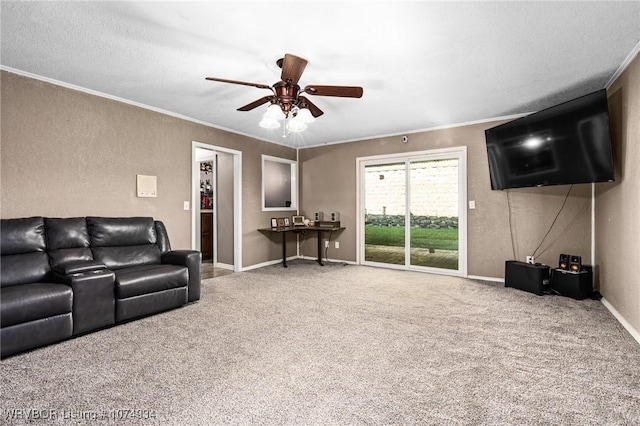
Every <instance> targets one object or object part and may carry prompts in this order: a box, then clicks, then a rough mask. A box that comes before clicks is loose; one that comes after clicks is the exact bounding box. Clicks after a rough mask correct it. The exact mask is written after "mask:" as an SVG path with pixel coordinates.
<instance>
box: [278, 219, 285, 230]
mask: <svg viewBox="0 0 640 426" xmlns="http://www.w3.org/2000/svg"><path fill="white" fill-rule="evenodd" d="M278 228H284V218H282V217H279V218H278Z"/></svg>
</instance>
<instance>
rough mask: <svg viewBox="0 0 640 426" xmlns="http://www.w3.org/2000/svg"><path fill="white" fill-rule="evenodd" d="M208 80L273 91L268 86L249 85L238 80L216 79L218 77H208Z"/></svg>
mask: <svg viewBox="0 0 640 426" xmlns="http://www.w3.org/2000/svg"><path fill="white" fill-rule="evenodd" d="M206 79H207V80H210V81H220V82H222V83H232V84H242V85H244V86H253V87H257V88H258V89H271V86H267V85H266V84H260V83H249V82H246V81H238V80H227V79H226V78H216V77H206Z"/></svg>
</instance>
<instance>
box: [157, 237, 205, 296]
mask: <svg viewBox="0 0 640 426" xmlns="http://www.w3.org/2000/svg"><path fill="white" fill-rule="evenodd" d="M162 263H168V264H170V265H180V266H186V267H187V270H188V271H189V288H188V291H187V292H188V295H189V302H194V301H196V300H200V269H201V266H202V253H200V252H199V251H195V250H173V251H170V252H167V253H164V254H163V255H162Z"/></svg>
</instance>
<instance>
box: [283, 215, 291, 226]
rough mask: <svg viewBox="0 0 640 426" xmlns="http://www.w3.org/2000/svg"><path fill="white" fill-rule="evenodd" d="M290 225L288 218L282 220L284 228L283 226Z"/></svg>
mask: <svg viewBox="0 0 640 426" xmlns="http://www.w3.org/2000/svg"><path fill="white" fill-rule="evenodd" d="M290 225H291V224H290V223H289V218H288V217H285V218H284V226H285V227H287V226H290Z"/></svg>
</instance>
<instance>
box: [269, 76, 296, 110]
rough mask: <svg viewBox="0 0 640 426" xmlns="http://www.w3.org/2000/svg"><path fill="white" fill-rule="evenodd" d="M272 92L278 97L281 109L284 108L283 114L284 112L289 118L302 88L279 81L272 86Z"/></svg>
mask: <svg viewBox="0 0 640 426" xmlns="http://www.w3.org/2000/svg"><path fill="white" fill-rule="evenodd" d="M272 90H273V93H274V94H275V95H276V98H277V101H276V102H277V103H278V105H280V108H282V112H284V115H285V116H288V115H289V112H290V111H291V109H292V108H293V107H294V106H295V105H296V104H297V101H298V93H300V86H298V85H297V84H291V83H289V82H284V81H279V82H277V83H276V84H274V85H273V86H272Z"/></svg>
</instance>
